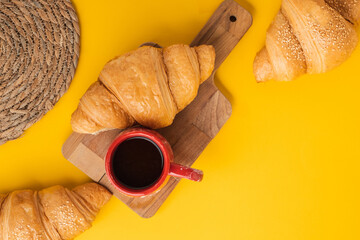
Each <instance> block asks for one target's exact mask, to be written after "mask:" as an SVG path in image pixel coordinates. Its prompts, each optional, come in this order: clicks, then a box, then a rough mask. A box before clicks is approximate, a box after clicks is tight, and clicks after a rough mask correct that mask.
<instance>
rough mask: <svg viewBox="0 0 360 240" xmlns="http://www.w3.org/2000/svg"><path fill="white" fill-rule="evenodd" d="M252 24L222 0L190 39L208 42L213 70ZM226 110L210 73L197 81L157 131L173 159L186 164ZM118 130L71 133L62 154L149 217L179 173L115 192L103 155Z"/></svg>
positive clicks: (240, 10) (233, 5)
mask: <svg viewBox="0 0 360 240" xmlns="http://www.w3.org/2000/svg"><path fill="white" fill-rule="evenodd" d="M251 24H252V17H251V15H250V13H249V12H247V11H246V10H245V9H244V8H242V7H241V6H240V5H239V4H237V3H236V2H234V1H232V0H226V1H224V2H223V3H222V4H221V5H220V6H219V7H218V8H217V9H216V11H215V12H214V14H213V15H212V16H211V17H210V19H209V21H208V22H207V23H206V24H205V26H204V27H203V29H202V30H201V31H200V33H199V34H198V35H197V36H196V37H195V39H194V41H193V42H192V43H191V45H192V46H196V45H201V44H211V45H213V46H214V47H215V51H216V60H215V70H216V69H217V68H218V67H219V66H220V65H221V63H222V62H223V61H224V60H225V59H226V57H227V56H228V55H229V54H230V52H231V51H232V49H233V48H234V47H235V46H236V44H237V43H238V42H239V41H240V39H241V38H242V36H243V35H244V34H245V33H246V31H247V30H248V29H249V27H250V26H251ZM215 70H214V72H215ZM230 115H231V104H230V102H229V101H228V100H227V99H226V98H225V97H224V95H223V94H222V93H221V92H220V91H219V89H218V88H217V87H216V86H215V84H214V74H213V75H212V76H211V77H210V78H209V79H208V80H207V81H205V82H204V83H203V84H202V85H201V86H200V88H199V93H198V96H197V97H196V98H195V100H194V101H193V102H192V103H191V104H190V105H189V106H188V107H186V108H185V109H184V110H183V111H182V112H180V113H179V114H178V115H177V116H176V118H175V120H174V122H173V124H172V125H171V126H169V127H167V128H163V129H159V130H157V131H158V132H159V133H161V134H162V135H163V136H164V137H165V138H166V139H167V140H168V141H169V143H170V144H171V146H172V148H173V151H174V157H175V159H174V161H175V162H177V163H180V164H183V165H186V166H191V165H192V164H193V163H194V162H195V161H196V159H197V158H198V157H199V156H200V154H201V153H202V151H203V150H204V149H205V147H206V146H207V145H208V144H209V143H210V141H211V140H212V139H213V138H214V137H215V136H216V134H217V133H218V132H219V130H220V129H221V127H222V126H223V125H224V124H225V122H226V121H227V120H228V119H229V117H230ZM120 132H121V131H120V130H111V131H108V132H103V133H100V134H98V135H96V136H94V135H85V134H78V133H73V134H71V136H70V137H69V138H68V139H67V141H66V142H65V144H64V146H63V149H62V151H63V155H64V157H65V158H66V159H68V160H69V161H70V162H72V163H73V164H74V165H75V166H76V167H78V168H79V169H81V170H82V171H83V172H84V173H85V174H87V175H88V176H89V177H90V178H92V179H93V180H94V181H96V182H99V183H100V184H102V185H104V186H106V187H107V188H108V189H109V190H110V191H111V192H112V193H113V194H114V195H115V196H116V197H117V198H119V199H120V200H121V201H123V202H124V203H125V204H126V205H128V206H129V207H130V208H131V209H132V210H133V211H135V212H136V213H137V214H139V215H140V216H141V217H144V218H149V217H151V216H153V215H154V214H155V213H156V211H157V210H158V209H159V208H160V206H161V205H162V204H163V202H164V201H165V200H166V198H167V197H168V196H169V194H170V193H171V191H172V190H173V189H174V188H175V186H176V185H177V183H178V182H179V179H176V178H170V180H169V181H168V183H167V184H166V185H165V186H164V187H163V188H162V189H161V190H160V191H159V192H157V193H155V194H153V195H151V196H146V197H142V198H132V197H128V196H125V195H123V194H121V193H119V192H118V191H117V190H116V189H115V188H114V187H113V186H112V185H111V184H110V182H109V180H108V178H107V176H106V174H105V167H104V158H105V155H106V152H107V149H108V147H109V146H110V144H111V143H112V141H113V140H114V138H116V136H117V135H118V134H119V133H120ZM205 175H206V173H205ZM194 184H197V183H194Z"/></svg>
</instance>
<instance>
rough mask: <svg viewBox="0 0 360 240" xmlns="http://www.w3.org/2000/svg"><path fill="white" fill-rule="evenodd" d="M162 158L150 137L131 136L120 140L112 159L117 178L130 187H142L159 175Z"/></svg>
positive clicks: (149, 183)
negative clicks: (122, 140)
mask: <svg viewBox="0 0 360 240" xmlns="http://www.w3.org/2000/svg"><path fill="white" fill-rule="evenodd" d="M163 165H164V159H163V155H162V152H161V151H160V149H159V147H158V146H157V145H156V144H155V143H154V142H153V141H151V140H150V139H147V138H142V137H133V138H129V139H127V140H125V141H124V142H122V143H121V144H120V145H119V146H118V147H117V149H116V151H115V153H114V157H113V161H112V166H113V169H114V174H115V177H116V178H117V180H118V181H119V182H120V183H121V184H122V185H124V186H125V187H128V188H131V189H144V188H147V187H150V186H151V185H153V184H154V183H155V182H156V181H157V180H158V179H159V177H160V175H161V173H162V170H163Z"/></svg>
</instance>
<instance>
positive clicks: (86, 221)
mask: <svg viewBox="0 0 360 240" xmlns="http://www.w3.org/2000/svg"><path fill="white" fill-rule="evenodd" d="M110 197H111V194H110V192H108V191H107V190H106V189H105V188H103V187H102V186H100V185H98V184H96V183H87V184H83V185H80V186H78V187H75V188H74V189H72V190H69V189H67V188H64V187H63V186H53V187H50V188H46V189H44V190H41V191H33V190H20V191H14V192H12V193H9V194H3V195H0V239H1V240H34V239H36V240H67V239H73V238H75V237H76V236H77V235H79V234H81V233H82V232H84V231H85V230H86V229H88V228H90V227H91V222H92V221H93V220H94V219H95V216H96V214H97V213H98V211H99V210H100V208H101V207H102V206H103V205H104V204H105V203H106V202H108V200H109V199H110Z"/></svg>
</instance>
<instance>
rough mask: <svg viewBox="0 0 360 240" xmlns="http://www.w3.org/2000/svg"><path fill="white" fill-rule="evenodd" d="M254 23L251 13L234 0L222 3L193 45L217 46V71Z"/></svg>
mask: <svg viewBox="0 0 360 240" xmlns="http://www.w3.org/2000/svg"><path fill="white" fill-rule="evenodd" d="M251 24H252V16H251V14H250V13H249V12H248V11H247V10H245V9H244V8H243V7H241V6H240V5H239V4H238V3H236V2H235V1H233V0H226V1H224V2H222V3H221V4H220V6H219V7H218V8H217V9H216V10H215V12H214V14H213V15H212V16H211V17H210V19H209V20H208V22H207V23H206V24H205V26H204V27H203V28H202V29H201V31H200V32H199V34H198V35H197V36H196V37H195V39H194V40H193V41H192V43H191V46H198V45H201V44H209V45H213V46H214V47H215V52H216V60H215V68H214V71H216V70H217V69H218V68H219V67H220V65H221V64H222V62H223V61H224V60H225V59H226V57H227V56H228V55H229V54H230V52H231V51H232V50H233V48H234V47H235V46H236V44H237V43H238V42H239V41H240V39H241V38H242V37H243V36H244V34H245V33H246V32H247V30H248V29H249V28H250V26H251Z"/></svg>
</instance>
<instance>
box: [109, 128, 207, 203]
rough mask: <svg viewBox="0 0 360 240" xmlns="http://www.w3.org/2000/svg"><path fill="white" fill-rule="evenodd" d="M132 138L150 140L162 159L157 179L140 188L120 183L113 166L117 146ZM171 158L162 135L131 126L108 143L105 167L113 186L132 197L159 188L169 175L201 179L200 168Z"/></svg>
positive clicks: (171, 154)
mask: <svg viewBox="0 0 360 240" xmlns="http://www.w3.org/2000/svg"><path fill="white" fill-rule="evenodd" d="M134 138H142V139H144V138H145V139H146V140H150V142H152V143H153V144H155V145H156V146H157V147H158V150H160V152H161V154H162V159H163V163H162V171H161V174H160V175H159V176H158V178H157V180H156V181H155V182H154V183H153V184H151V185H150V186H148V187H146V188H141V189H136V188H131V187H129V186H126V185H125V184H123V183H121V182H120V181H119V180H118V178H117V177H116V174H115V172H114V167H113V160H114V155H115V152H116V150H117V149H118V147H119V146H120V145H121V144H122V143H123V142H124V141H126V140H129V139H134ZM139 151H141V149H139ZM173 160H174V155H173V151H172V149H171V146H170V144H169V143H168V141H167V140H166V139H165V138H164V137H163V136H161V135H160V134H159V133H157V132H155V131H153V130H149V129H145V128H131V129H128V130H125V131H123V132H122V133H120V135H119V136H118V137H117V138H116V139H115V140H114V141H113V143H112V144H111V145H110V148H109V149H108V152H107V154H106V159H105V169H106V174H107V176H108V178H109V180H110V182H111V183H112V184H113V185H114V186H115V188H116V189H117V190H119V191H120V192H121V193H124V194H126V195H128V196H133V197H141V196H146V195H149V194H151V193H154V192H156V191H158V190H160V189H161V188H162V187H163V186H164V185H165V184H166V182H167V181H168V179H169V176H173V177H179V178H185V179H189V180H192V181H197V182H200V181H201V180H202V178H203V172H202V171H201V170H197V169H193V168H189V167H186V166H183V165H180V164H176V163H174V162H173Z"/></svg>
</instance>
